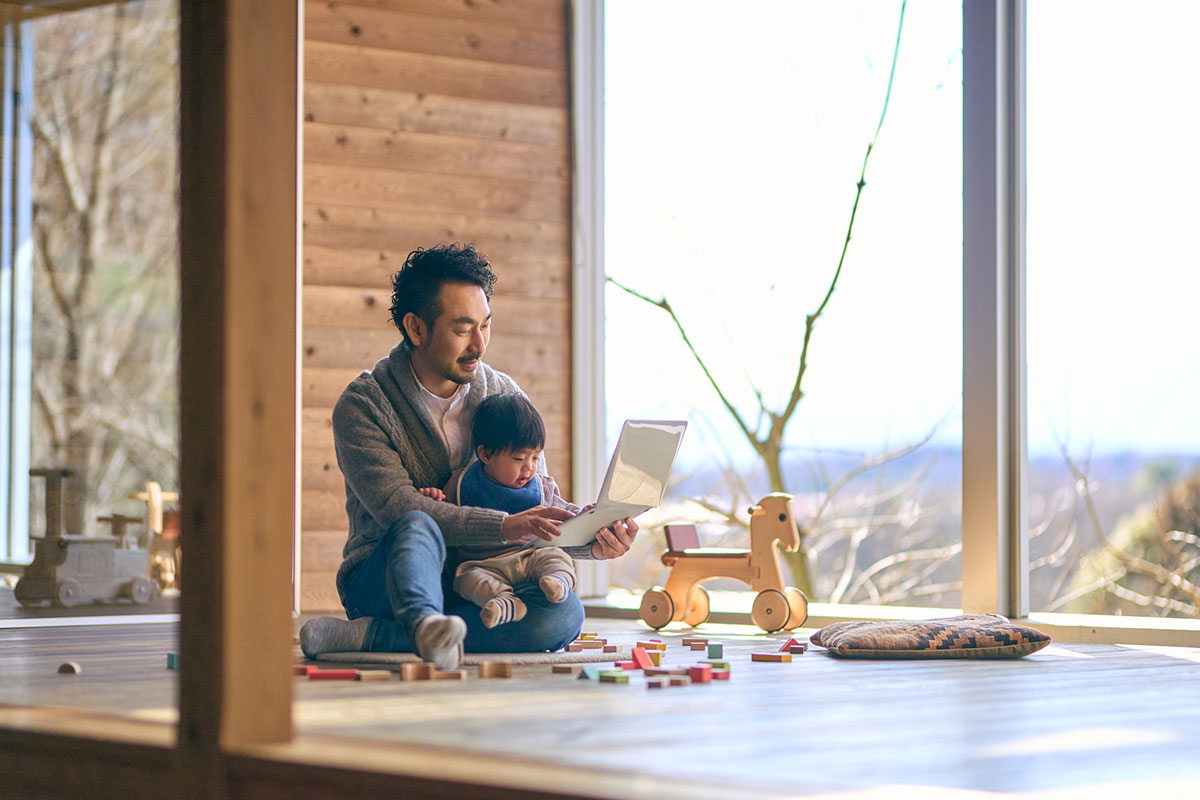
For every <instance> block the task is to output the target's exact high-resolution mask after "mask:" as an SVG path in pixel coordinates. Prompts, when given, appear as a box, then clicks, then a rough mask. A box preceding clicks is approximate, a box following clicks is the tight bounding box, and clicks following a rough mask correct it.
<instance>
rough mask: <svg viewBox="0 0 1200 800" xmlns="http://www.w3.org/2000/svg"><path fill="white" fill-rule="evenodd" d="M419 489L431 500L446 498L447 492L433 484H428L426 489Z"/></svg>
mask: <svg viewBox="0 0 1200 800" xmlns="http://www.w3.org/2000/svg"><path fill="white" fill-rule="evenodd" d="M417 491H418V492H420V493H421V494H423V495H425V496H426V497H428V498H429V499H430V500H445V499H446V493H445V492H443V491H442V490H441V489H436V488H434V487H432V486H428V487H426V488H424V489H417Z"/></svg>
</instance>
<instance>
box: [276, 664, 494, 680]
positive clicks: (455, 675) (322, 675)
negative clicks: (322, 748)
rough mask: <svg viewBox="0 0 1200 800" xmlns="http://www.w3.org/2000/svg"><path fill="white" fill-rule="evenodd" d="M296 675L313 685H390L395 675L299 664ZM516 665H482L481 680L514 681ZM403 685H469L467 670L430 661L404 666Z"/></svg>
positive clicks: (400, 677) (293, 668)
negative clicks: (314, 683)
mask: <svg viewBox="0 0 1200 800" xmlns="http://www.w3.org/2000/svg"><path fill="white" fill-rule="evenodd" d="M292 671H293V673H294V674H296V675H299V676H302V677H306V678H308V679H309V680H310V681H390V680H392V676H393V675H394V674H396V673H393V672H392V671H391V670H388V669H321V668H320V667H318V666H317V665H316V664H295V665H293V666H292ZM512 675H513V665H512V664H511V663H509V662H507V661H482V662H480V663H479V677H480V678H511V677H512ZM397 677H398V678H399V679H400V680H402V681H465V680H466V679H467V670H465V669H438V668H437V667H435V666H434V665H433V664H431V663H429V662H428V661H421V662H407V663H404V664H401V665H400V672H399V674H398V676H397Z"/></svg>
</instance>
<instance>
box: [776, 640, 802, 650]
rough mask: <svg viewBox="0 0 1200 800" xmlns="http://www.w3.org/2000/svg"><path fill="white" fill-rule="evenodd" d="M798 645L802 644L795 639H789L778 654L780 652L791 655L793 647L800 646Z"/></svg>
mask: <svg viewBox="0 0 1200 800" xmlns="http://www.w3.org/2000/svg"><path fill="white" fill-rule="evenodd" d="M798 644H800V642H797V641H796V640H795V639H788V640H787V641H786V642H784V643H783V645H782V646H781V647H780V648H779V650H778V652H780V653H790V652H791V649H792V647H793V646H795V645H798Z"/></svg>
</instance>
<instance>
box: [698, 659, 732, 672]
mask: <svg viewBox="0 0 1200 800" xmlns="http://www.w3.org/2000/svg"><path fill="white" fill-rule="evenodd" d="M704 663H705V664H708V665H709V666H710V667H712V668H713V669H714V670H717V669H729V668H730V664H729V662H728V661H723V660H720V659H712V658H710V659H708V660H707V661H705V662H704Z"/></svg>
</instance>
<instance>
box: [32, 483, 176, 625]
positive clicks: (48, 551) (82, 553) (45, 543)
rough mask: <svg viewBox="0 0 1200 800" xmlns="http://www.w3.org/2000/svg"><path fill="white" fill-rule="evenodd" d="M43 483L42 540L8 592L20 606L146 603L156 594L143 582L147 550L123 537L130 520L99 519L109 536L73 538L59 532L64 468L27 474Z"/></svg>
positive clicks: (118, 516) (37, 541)
mask: <svg viewBox="0 0 1200 800" xmlns="http://www.w3.org/2000/svg"><path fill="white" fill-rule="evenodd" d="M29 474H30V475H31V476H33V477H35V478H45V480H46V536H45V537H44V538H40V539H38V538H35V539H34V540H33V541H34V555H33V561H32V562H31V563H30V564H29V565H28V566H27V567H25V571H24V573H23V574H22V576H21V579H20V580H19V581H17V585H16V587H14V589H13V595H14V596H15V597H16V599H17V602H18V603H20V604H21V605H23V606H29V605H36V604H41V603H46V602H49V603H52V604H53V605H58V606H77V605H81V604H83V603H106V602H133V603H136V604H138V605H144V604H145V603H149V602H150V601H151V600H152V599H154V597H156V596H157V595H158V592H159V587H158V584H157V583H156V582H154V581H152V580H151V579H150V578H149V577H147V572H148V568H149V563H150V561H149V551H148V550H146V549H144V548H140V547H138V546H137V543H136V542H134V541H131V540H130V539H129V537H128V535H127V532H126V527H127V526H128V525H129V523H131V522H140V521H141V520H139V519H137V518H136V517H127V516H124V515H123V514H113V515H112V516H110V517H101V518H100V521H101V522H107V523H109V524H111V525H112V533H113V535H112V536H77V535H67V534H64V533H63V492H62V485H63V481H64V480H65V479H67V478H69V477H71V471H70V470H66V469H31V470H30V471H29Z"/></svg>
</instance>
